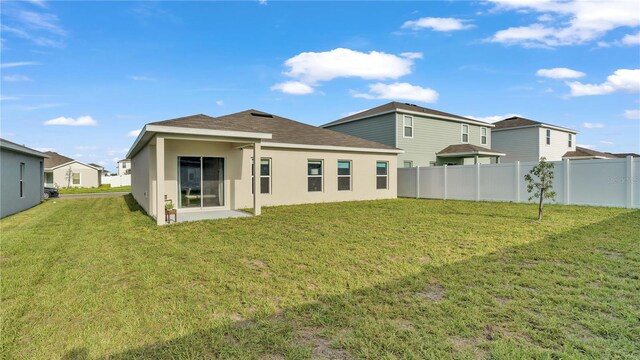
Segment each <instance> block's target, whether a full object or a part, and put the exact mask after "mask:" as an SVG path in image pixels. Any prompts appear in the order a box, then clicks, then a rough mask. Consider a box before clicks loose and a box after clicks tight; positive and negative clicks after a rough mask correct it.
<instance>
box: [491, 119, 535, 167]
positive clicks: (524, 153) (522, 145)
mask: <svg viewBox="0 0 640 360" xmlns="http://www.w3.org/2000/svg"><path fill="white" fill-rule="evenodd" d="M539 135H540V131H539V128H537V127H531V128H522V129H511V130H501V131H494V132H493V134H492V136H493V149H495V150H496V151H500V152H503V153H505V154H506V156H504V157H503V158H502V159H501V160H500V161H501V162H503V163H512V162H516V161H538V159H539V158H540V150H539V148H540V145H539V143H540V140H539V139H538V138H539ZM542 141H544V139H543V140H542Z"/></svg>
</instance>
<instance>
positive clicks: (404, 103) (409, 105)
mask: <svg viewBox="0 0 640 360" xmlns="http://www.w3.org/2000/svg"><path fill="white" fill-rule="evenodd" d="M404 104H405V105H409V106H418V105H416V104H410V103H404Z"/></svg>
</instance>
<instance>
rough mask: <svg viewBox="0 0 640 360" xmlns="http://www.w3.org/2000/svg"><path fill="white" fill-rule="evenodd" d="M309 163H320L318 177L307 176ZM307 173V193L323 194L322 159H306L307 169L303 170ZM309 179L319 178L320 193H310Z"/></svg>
mask: <svg viewBox="0 0 640 360" xmlns="http://www.w3.org/2000/svg"><path fill="white" fill-rule="evenodd" d="M310 162H320V175H309V163H310ZM305 171H306V172H307V192H324V160H322V159H307V168H306V169H305ZM311 177H319V178H320V191H310V190H309V178H311Z"/></svg>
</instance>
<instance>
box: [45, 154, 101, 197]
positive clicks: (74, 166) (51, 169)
mask: <svg viewBox="0 0 640 360" xmlns="http://www.w3.org/2000/svg"><path fill="white" fill-rule="evenodd" d="M45 154H46V155H47V156H49V157H48V158H47V159H45V161H44V184H45V186H52V187H67V185H68V186H69V187H89V188H91V187H98V186H100V184H101V180H100V177H101V175H102V171H101V168H99V167H96V166H94V165H90V164H85V163H83V162H80V161H78V160H74V159H72V158H69V157H66V156H64V155H60V154H58V153H56V152H53V151H47V152H46V153H45Z"/></svg>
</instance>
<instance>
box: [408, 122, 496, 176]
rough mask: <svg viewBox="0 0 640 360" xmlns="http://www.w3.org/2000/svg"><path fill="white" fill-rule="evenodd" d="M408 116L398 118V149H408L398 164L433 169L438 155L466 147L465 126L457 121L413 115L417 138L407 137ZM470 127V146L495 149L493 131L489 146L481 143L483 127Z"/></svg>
mask: <svg viewBox="0 0 640 360" xmlns="http://www.w3.org/2000/svg"><path fill="white" fill-rule="evenodd" d="M404 115H405V114H402V113H396V116H397V122H396V123H397V130H396V134H397V144H398V145H397V147H398V148H400V149H402V150H404V154H399V155H398V163H399V164H402V163H403V161H405V160H409V161H413V165H414V166H429V165H430V163H432V162H436V153H437V152H439V151H440V150H442V149H444V148H446V147H447V146H449V145H454V144H462V143H463V142H462V124H461V123H459V122H456V121H447V120H442V119H435V118H429V117H424V116H416V115H410V116H413V138H407V137H405V136H404ZM468 125H469V142H468V143H469V144H473V145H479V146H483V147H487V148H491V140H492V139H491V128H489V127H487V143H486V144H482V143H481V140H480V128H481V127H482V126H479V125H473V124H468Z"/></svg>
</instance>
